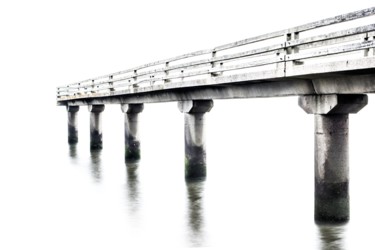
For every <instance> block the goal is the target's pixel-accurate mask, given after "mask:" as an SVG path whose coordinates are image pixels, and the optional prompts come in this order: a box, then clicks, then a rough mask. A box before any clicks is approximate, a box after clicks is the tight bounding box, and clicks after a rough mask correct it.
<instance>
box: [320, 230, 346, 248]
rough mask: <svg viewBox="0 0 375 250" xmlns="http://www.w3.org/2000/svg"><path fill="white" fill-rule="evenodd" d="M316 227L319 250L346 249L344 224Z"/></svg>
mask: <svg viewBox="0 0 375 250" xmlns="http://www.w3.org/2000/svg"><path fill="white" fill-rule="evenodd" d="M317 227H318V231H319V232H318V237H319V241H320V249H321V250H331V249H335V250H341V249H346V248H345V245H344V240H345V230H346V225H345V224H322V225H317Z"/></svg>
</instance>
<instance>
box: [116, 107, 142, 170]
mask: <svg viewBox="0 0 375 250" xmlns="http://www.w3.org/2000/svg"><path fill="white" fill-rule="evenodd" d="M121 110H122V112H123V113H124V114H125V162H127V163H134V162H137V161H139V160H140V159H141V142H140V140H139V135H138V114H139V113H141V112H142V111H143V104H142V103H141V104H122V105H121Z"/></svg>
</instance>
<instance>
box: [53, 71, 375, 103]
mask: <svg viewBox="0 0 375 250" xmlns="http://www.w3.org/2000/svg"><path fill="white" fill-rule="evenodd" d="M353 82H355V84H353ZM203 84H206V85H204V86H190V87H181V88H175V89H170V88H168V86H165V85H154V86H152V87H149V88H151V89H149V91H150V92H145V91H146V90H147V88H145V87H139V88H136V89H132V91H133V92H131V91H123V92H117V94H116V95H109V96H104V97H95V96H93V97H91V98H85V99H76V100H69V101H60V102H58V103H57V104H58V105H73V106H75V105H95V104H122V103H155V102H174V101H189V100H212V99H236V98H260V97H282V96H297V95H298V96H301V95H316V94H318V95H320V94H321V95H329V94H363V93H375V74H374V73H373V72H371V74H370V73H369V74H367V73H365V74H362V75H349V74H346V75H335V76H330V75H327V76H325V77H319V78H318V77H317V76H314V75H312V76H307V75H306V76H301V77H300V79H295V78H290V79H288V78H286V79H274V80H267V81H261V82H258V81H255V82H249V81H242V80H241V79H239V81H238V82H237V83H235V84H225V83H223V84H222V85H212V84H211V83H210V82H208V81H204V82H203V83H202V84H201V85H203Z"/></svg>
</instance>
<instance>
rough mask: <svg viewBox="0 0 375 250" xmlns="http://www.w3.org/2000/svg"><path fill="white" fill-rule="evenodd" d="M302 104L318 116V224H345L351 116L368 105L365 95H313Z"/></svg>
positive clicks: (316, 159)
mask: <svg viewBox="0 0 375 250" xmlns="http://www.w3.org/2000/svg"><path fill="white" fill-rule="evenodd" d="M298 102H299V105H300V106H301V108H302V109H303V110H305V111H306V113H308V114H314V115H315V221H316V223H317V224H325V223H329V224H332V223H334V224H337V223H345V222H347V221H349V218H350V204H349V114H350V113H357V112H358V111H360V110H361V109H362V108H363V107H364V106H366V105H367V96H366V95H313V96H302V97H300V98H299V101H298Z"/></svg>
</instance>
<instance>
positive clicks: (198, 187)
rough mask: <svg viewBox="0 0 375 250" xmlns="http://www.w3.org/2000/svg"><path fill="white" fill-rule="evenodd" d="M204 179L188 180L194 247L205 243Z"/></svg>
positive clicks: (189, 220) (189, 224)
mask: <svg viewBox="0 0 375 250" xmlns="http://www.w3.org/2000/svg"><path fill="white" fill-rule="evenodd" d="M204 184H205V181H204V180H190V181H186V189H187V196H188V197H187V198H188V228H189V230H188V232H189V241H190V244H191V246H192V247H202V246H204V243H205V233H204V207H203V198H204V197H203V194H204Z"/></svg>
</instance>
